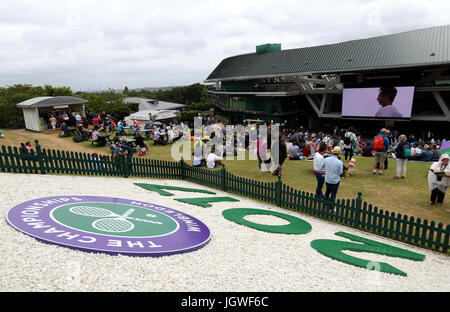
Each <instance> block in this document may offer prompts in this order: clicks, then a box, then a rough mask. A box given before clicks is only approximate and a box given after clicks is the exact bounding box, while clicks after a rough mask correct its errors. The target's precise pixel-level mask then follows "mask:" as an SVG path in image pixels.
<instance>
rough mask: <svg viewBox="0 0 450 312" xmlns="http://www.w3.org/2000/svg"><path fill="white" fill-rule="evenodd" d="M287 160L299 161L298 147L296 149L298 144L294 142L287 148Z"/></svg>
mask: <svg viewBox="0 0 450 312" xmlns="http://www.w3.org/2000/svg"><path fill="white" fill-rule="evenodd" d="M289 154H290V155H291V156H290V157H289V160H300V147H298V143H297V142H296V141H294V142H293V143H292V146H291V147H290V148H289Z"/></svg>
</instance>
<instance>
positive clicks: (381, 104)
mask: <svg viewBox="0 0 450 312" xmlns="http://www.w3.org/2000/svg"><path fill="white" fill-rule="evenodd" d="M413 97H414V87H380V88H353V89H344V93H343V97H342V117H369V118H376V119H378V118H379V119H407V118H411V110H412V103H413Z"/></svg>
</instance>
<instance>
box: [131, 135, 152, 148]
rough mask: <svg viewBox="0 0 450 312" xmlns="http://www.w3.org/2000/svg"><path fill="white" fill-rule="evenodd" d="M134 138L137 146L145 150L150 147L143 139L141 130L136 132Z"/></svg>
mask: <svg viewBox="0 0 450 312" xmlns="http://www.w3.org/2000/svg"><path fill="white" fill-rule="evenodd" d="M134 138H135V140H136V146H139V148H143V147H145V148H146V151H148V150H150V148H149V147H148V143H147V142H145V141H144V137H143V136H142V135H141V132H140V131H138V132H137V133H136V136H135V137H134Z"/></svg>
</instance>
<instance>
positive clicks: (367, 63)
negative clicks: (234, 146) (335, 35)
mask: <svg viewBox="0 0 450 312" xmlns="http://www.w3.org/2000/svg"><path fill="white" fill-rule="evenodd" d="M205 83H207V84H211V86H210V87H209V91H208V92H210V93H212V94H213V98H214V100H213V102H214V105H215V107H216V110H218V111H222V112H224V113H229V114H228V116H231V117H232V118H234V119H233V122H242V121H243V120H244V119H260V120H264V121H271V120H273V121H274V122H280V123H281V124H283V123H284V122H286V124H287V126H288V127H292V128H296V127H298V126H300V125H302V126H305V127H308V128H321V127H323V126H329V127H335V126H338V127H339V126H345V125H349V124H351V125H354V126H356V127H359V128H369V127H370V128H372V129H373V127H378V126H388V127H393V126H395V127H396V128H402V129H404V131H408V130H415V131H417V129H422V128H423V129H424V130H425V129H427V130H429V129H431V130H432V131H435V132H440V133H442V132H447V133H448V132H450V131H449V130H450V25H446V26H439V27H431V28H426V29H420V30H413V31H408V32H403V33H398V34H392V35H385V36H379V37H373V38H368V39H361V40H352V41H347V42H342V43H337V44H328V45H322V46H315V47H305V48H299V49H289V50H282V49H281V44H265V45H260V46H257V47H256V52H255V53H249V54H243V55H237V56H232V57H228V58H226V59H224V60H223V61H222V62H220V64H219V65H218V66H217V67H216V68H215V69H214V70H213V71H212V73H211V74H210V75H209V76H208V77H207V79H206V80H205ZM386 86H388V87H391V88H392V87H395V88H396V90H398V94H400V93H401V92H403V89H405V90H409V91H408V92H410V98H408V96H407V95H402V97H403V100H402V101H404V102H405V103H404V104H402V105H406V107H404V110H405V113H403V115H402V116H401V117H391V118H390V117H386V116H385V117H378V115H376V114H375V113H374V110H376V109H377V108H378V106H380V105H381V104H380V102H378V101H377V95H378V94H379V90H380V88H381V87H386ZM365 90H367V92H366V93H367V95H364V94H365ZM353 91H355V92H357V93H356V94H360V95H361V96H362V98H358V97H356V98H355V96H354V95H352V93H351V92H353ZM400 91H401V92H400ZM358 92H359V93H358ZM405 92H406V91H405ZM396 93H397V91H396ZM402 94H403V93H402ZM364 96H365V97H366V98H364ZM345 98H347V99H348V101H346V100H343V99H345ZM397 98H398V101H400V99H399V98H400V96H399V95H397ZM408 103H409V104H408ZM393 105H394V106H395V101H394V103H393ZM369 106H370V107H369ZM369 108H370V109H369Z"/></svg>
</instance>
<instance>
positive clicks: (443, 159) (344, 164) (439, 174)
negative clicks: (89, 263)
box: [0, 111, 450, 205]
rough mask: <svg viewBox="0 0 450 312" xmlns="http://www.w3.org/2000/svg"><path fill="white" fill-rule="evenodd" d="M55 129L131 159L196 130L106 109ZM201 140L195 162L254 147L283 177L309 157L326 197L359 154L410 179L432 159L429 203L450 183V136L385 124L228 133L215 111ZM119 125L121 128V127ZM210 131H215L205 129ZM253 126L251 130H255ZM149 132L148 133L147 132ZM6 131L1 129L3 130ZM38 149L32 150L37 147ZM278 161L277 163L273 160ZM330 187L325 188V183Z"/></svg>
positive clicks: (208, 162) (63, 118) (56, 120)
mask: <svg viewBox="0 0 450 312" xmlns="http://www.w3.org/2000/svg"><path fill="white" fill-rule="evenodd" d="M49 121H50V123H51V124H52V127H53V128H54V129H56V128H58V127H61V131H62V132H64V131H65V129H66V127H67V125H73V124H74V125H75V127H76V128H77V129H78V130H79V131H83V130H88V129H90V128H92V130H88V131H90V135H91V140H92V141H96V140H98V138H99V137H101V132H106V133H107V134H112V133H114V132H115V136H114V138H113V140H112V142H111V144H110V146H109V150H110V152H111V155H112V157H114V158H117V157H119V156H121V155H125V156H126V157H127V158H128V159H131V158H132V157H133V155H134V154H135V153H137V152H139V155H141V156H143V155H145V154H146V152H148V151H149V150H150V144H149V142H146V141H145V138H147V139H149V140H150V142H151V141H153V144H154V145H157V144H161V145H166V144H169V143H173V142H176V141H177V140H179V139H182V140H189V139H190V137H192V136H193V135H194V133H193V132H191V133H184V132H182V131H176V130H175V126H182V127H183V126H184V125H183V123H181V124H172V123H170V124H167V125H166V124H164V123H161V122H149V123H147V124H146V125H145V126H144V127H142V126H141V125H140V124H139V123H138V122H136V121H134V122H133V123H132V124H130V125H129V126H128V125H127V124H126V123H125V121H122V120H117V119H116V118H114V117H111V116H109V115H108V114H107V113H106V112H104V111H103V112H102V113H101V114H97V113H96V112H92V113H89V112H88V113H87V114H86V118H85V117H81V116H80V114H79V113H77V112H74V113H71V114H67V113H66V112H64V113H63V114H58V115H57V116H56V117H55V116H53V115H51V117H50V119H49ZM202 122H203V129H202V130H203V131H202V137H201V141H200V142H198V143H197V145H195V146H194V151H193V156H194V157H193V166H195V167H202V166H205V167H207V168H215V167H217V166H220V165H221V163H222V161H223V159H224V157H225V156H229V155H230V154H229V153H230V149H229V148H228V147H229V146H230V145H231V146H232V147H233V148H232V149H231V153H232V155H237V151H238V150H239V149H241V150H247V151H248V150H252V151H254V153H255V154H256V156H257V159H258V168H259V170H260V171H261V172H270V173H271V174H272V175H275V176H281V174H282V171H283V166H284V163H285V161H286V160H289V161H301V160H309V161H312V162H313V165H312V173H313V174H314V176H315V177H316V180H317V186H316V190H315V195H316V196H319V197H324V198H326V199H330V200H332V201H333V200H335V198H336V195H337V193H338V190H339V185H340V181H341V179H342V178H345V177H350V176H351V175H352V174H353V170H354V168H355V163H356V159H355V158H354V156H355V155H358V156H359V155H360V156H365V157H373V159H374V161H373V167H372V172H371V173H372V174H373V175H377V174H378V175H384V174H385V171H386V170H387V169H388V165H389V162H388V159H389V158H394V159H395V162H396V169H395V175H394V176H393V178H394V179H405V178H406V174H407V164H408V161H425V162H432V165H431V167H430V171H429V175H428V182H429V187H430V192H431V195H430V201H429V204H430V205H431V204H436V205H441V204H442V202H443V200H444V196H445V192H446V190H447V187H448V185H449V184H450V167H448V158H449V156H448V155H447V154H443V155H441V153H440V151H439V148H440V146H441V144H442V143H444V142H447V138H445V137H443V138H436V137H434V136H433V134H432V133H431V131H428V133H426V134H425V135H422V136H421V137H416V136H415V135H414V134H409V135H407V134H400V133H398V131H396V130H393V131H392V132H391V131H390V130H388V129H386V128H382V129H381V130H380V131H379V132H378V133H374V136H373V137H372V138H363V137H362V136H361V134H360V133H359V132H358V131H357V130H356V129H355V128H354V127H351V126H350V127H348V128H345V129H338V128H337V127H335V128H334V130H333V131H312V130H310V129H304V128H303V127H299V128H298V129H289V128H286V127H284V128H283V127H281V128H280V129H279V138H278V140H273V141H272V138H271V127H272V126H273V123H270V124H269V125H267V132H265V133H264V134H263V135H262V132H259V131H253V130H255V129H257V124H252V125H249V126H248V127H247V128H246V131H244V132H243V133H242V132H241V133H239V132H235V133H234V135H233V136H226V135H225V134H226V131H225V126H226V125H224V124H223V123H222V127H219V128H214V127H213V125H214V124H216V125H217V124H218V123H220V122H219V121H217V120H215V119H214V117H213V116H207V117H204V118H203V120H202ZM125 127H127V128H128V129H130V130H131V133H132V135H133V138H134V140H131V141H133V143H134V144H130V143H129V140H124V138H125V136H126V132H125ZM116 128H117V130H116ZM205 130H209V131H208V134H205V132H204V131H205ZM249 130H250V131H249ZM217 131H220V132H221V133H222V134H223V141H222V142H220V143H221V144H217V140H214V143H215V144H214V146H213V147H212V148H209V149H208V148H205V146H207V145H208V146H209V147H211V146H212V145H211V144H208V142H209V141H211V140H213V139H214V137H215V134H216V133H218V132H217ZM143 132H145V134H143ZM0 134H1V133H0ZM21 145H22V146H21V149H22V152H23V153H24V154H29V153H30V149H31V147H30V146H31V144H30V142H27V143H26V144H23V143H22V144H21ZM274 150H277V151H278V159H277V161H275V162H274V159H273V158H272V156H268V155H269V154H268V153H267V152H268V151H270V152H272V151H274ZM31 153H32V152H31ZM274 163H275V164H276V165H275V166H274V165H273V164H274ZM324 186H325V191H323V187H324Z"/></svg>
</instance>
